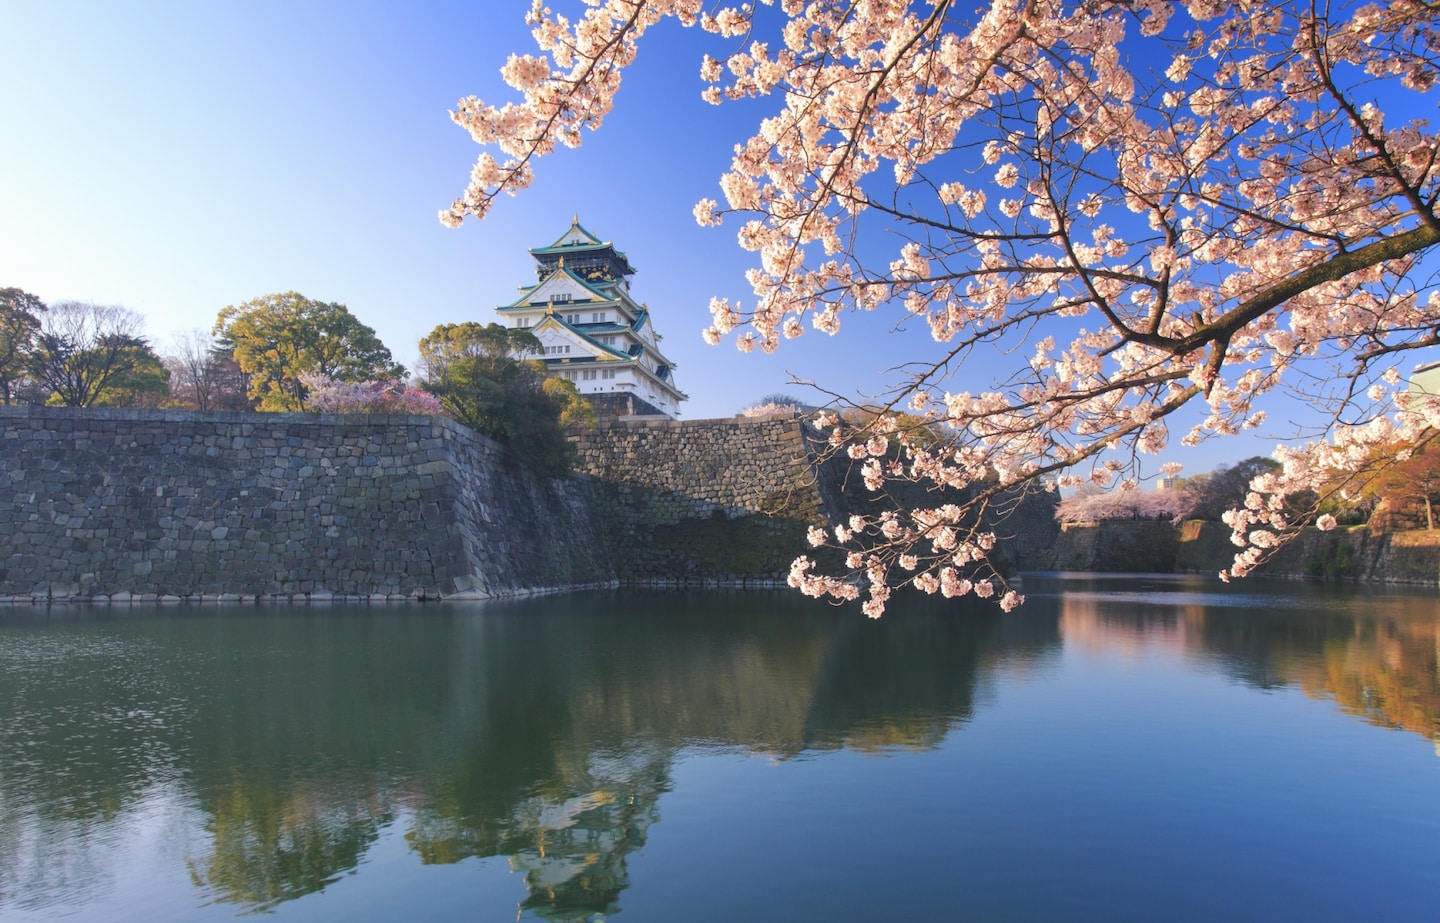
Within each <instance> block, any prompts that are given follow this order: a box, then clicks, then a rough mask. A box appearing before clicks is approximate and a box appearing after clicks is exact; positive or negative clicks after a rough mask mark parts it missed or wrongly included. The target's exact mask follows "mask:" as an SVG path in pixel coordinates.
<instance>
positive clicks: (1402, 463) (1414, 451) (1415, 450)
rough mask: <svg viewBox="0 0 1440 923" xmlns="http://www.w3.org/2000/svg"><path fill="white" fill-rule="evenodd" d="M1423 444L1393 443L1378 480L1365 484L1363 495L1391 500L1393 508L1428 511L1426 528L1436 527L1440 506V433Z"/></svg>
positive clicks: (1386, 451)
mask: <svg viewBox="0 0 1440 923" xmlns="http://www.w3.org/2000/svg"><path fill="white" fill-rule="evenodd" d="M1426 436H1427V438H1425V439H1424V440H1423V441H1421V442H1420V443H1419V444H1415V445H1407V444H1391V445H1388V446H1384V447H1382V448H1381V449H1380V450H1379V451H1378V452H1377V453H1376V455H1377V457H1378V458H1377V460H1381V459H1383V460H1384V461H1385V464H1384V465H1383V466H1379V465H1377V468H1378V470H1377V473H1376V475H1375V477H1374V478H1373V479H1372V480H1371V481H1370V482H1369V483H1367V484H1366V485H1365V487H1364V489H1363V491H1362V496H1371V497H1376V498H1378V499H1381V500H1386V501H1389V502H1390V504H1391V505H1401V504H1405V503H1410V502H1413V503H1416V504H1418V505H1420V506H1422V507H1423V508H1424V510H1425V528H1426V529H1434V528H1435V505H1436V504H1437V503H1440V433H1437V432H1430V433H1427V434H1426Z"/></svg>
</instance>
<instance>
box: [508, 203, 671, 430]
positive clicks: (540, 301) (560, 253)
mask: <svg viewBox="0 0 1440 923" xmlns="http://www.w3.org/2000/svg"><path fill="white" fill-rule="evenodd" d="M530 255H531V256H532V257H534V258H535V264H536V267H535V273H536V277H537V281H536V283H535V284H534V285H524V286H521V287H520V297H519V298H517V299H516V300H515V301H513V302H511V303H510V304H507V305H501V306H499V307H497V308H496V309H495V310H496V311H497V312H498V313H499V314H500V317H501V320H502V323H504V324H505V326H507V327H519V328H522V329H527V330H529V331H530V332H531V333H533V334H535V336H536V338H537V339H539V340H540V344H541V346H542V347H543V349H544V355H543V356H540V357H539V358H541V359H543V360H544V361H545V364H546V365H548V366H549V367H550V370H551V372H552V373H553V374H558V375H562V376H564V377H565V378H568V379H569V380H570V381H572V382H574V383H575V387H576V388H577V389H578V390H579V391H580V393H581V394H583V395H585V396H586V397H587V398H589V399H590V400H591V401H592V402H594V403H595V404H596V409H597V410H599V411H600V412H601V413H602V414H608V415H616V416H628V415H632V414H635V415H661V416H666V417H670V418H674V417H678V416H679V415H680V402H681V401H683V400H685V399H686V395H685V393H684V392H682V391H680V389H678V388H676V387H675V364H674V363H673V362H671V361H670V360H669V359H667V358H665V355H664V354H663V353H662V352H660V347H659V342H660V339H661V338H660V335H659V334H657V333H656V332H655V327H654V325H653V324H652V323H651V319H650V310H649V308H648V307H646V306H645V305H642V304H640V303H638V302H636V301H635V299H634V298H633V297H631V295H630V282H629V279H628V278H627V277H628V276H632V275H634V274H635V270H634V268H633V267H631V265H630V261H629V260H628V259H626V258H625V254H624V253H622V252H620V251H619V250H616V249H615V247H614V246H613V245H612V244H610V243H608V242H606V241H602V240H600V239H599V238H598V237H596V236H595V235H594V234H591V233H590V232H589V231H587V230H585V229H584V228H583V227H581V226H580V219H579V217H578V216H577V217H576V219H575V220H574V221H573V222H572V223H571V225H570V229H569V230H568V231H566V232H565V233H564V234H563V235H561V237H560V239H559V240H557V241H555V242H554V243H553V244H550V245H549V246H548V247H535V248H533V249H532V250H531V251H530Z"/></svg>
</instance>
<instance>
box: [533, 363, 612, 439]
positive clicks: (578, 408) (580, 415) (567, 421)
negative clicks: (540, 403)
mask: <svg viewBox="0 0 1440 923" xmlns="http://www.w3.org/2000/svg"><path fill="white" fill-rule="evenodd" d="M540 389H541V390H542V391H544V392H545V394H546V395H547V396H548V397H549V398H550V399H551V400H552V401H554V402H555V403H556V404H558V405H559V407H560V426H561V427H562V428H564V429H570V428H571V427H577V428H579V429H594V428H595V424H596V423H598V422H599V420H600V417H599V415H598V414H596V413H595V405H594V404H592V403H590V402H589V401H587V400H585V398H584V396H583V395H581V393H580V389H579V388H576V387H575V383H574V382H573V381H570V380H569V379H567V378H559V377H557V376H554V375H551V376H550V377H548V378H546V379H545V380H544V381H543V382H541V383H540Z"/></svg>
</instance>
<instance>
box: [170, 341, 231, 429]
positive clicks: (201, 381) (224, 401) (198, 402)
mask: <svg viewBox="0 0 1440 923" xmlns="http://www.w3.org/2000/svg"><path fill="white" fill-rule="evenodd" d="M234 352H235V348H234V346H233V344H228V345H227V344H226V343H224V342H222V341H220V340H217V339H216V338H215V337H213V336H211V335H210V334H209V333H207V332H206V331H204V330H200V329H198V328H197V329H194V330H187V331H184V332H183V333H180V334H177V335H176V336H175V338H174V341H173V343H172V344H171V351H170V353H169V354H168V355H166V356H165V357H164V360H163V361H164V363H165V368H166V369H167V370H168V371H169V372H170V401H171V404H172V406H179V407H187V408H189V409H191V410H249V409H251V403H250V398H249V396H248V394H247V392H248V391H249V381H248V379H247V378H246V376H245V374H244V373H243V372H241V371H240V366H239V365H238V364H237V363H236V362H235V359H234Z"/></svg>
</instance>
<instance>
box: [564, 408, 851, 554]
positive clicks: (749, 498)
mask: <svg viewBox="0 0 1440 923" xmlns="http://www.w3.org/2000/svg"><path fill="white" fill-rule="evenodd" d="M576 450H577V468H578V469H579V470H580V471H581V472H584V473H585V474H587V475H590V476H591V477H593V478H594V479H595V484H596V489H597V499H598V502H599V503H600V509H601V511H603V512H602V513H601V515H603V516H604V517H605V519H606V520H607V523H608V526H607V528H608V530H609V533H610V541H611V545H612V549H613V553H614V554H615V558H614V560H615V567H616V572H617V575H618V577H619V579H620V581H621V582H622V583H655V582H661V583H664V582H688V583H694V582H697V581H699V582H702V583H704V582H723V583H746V582H755V581H759V582H762V583H763V582H778V581H781V580H783V578H784V576H785V574H786V572H787V571H788V570H789V567H790V562H791V561H792V560H794V558H795V556H796V555H797V554H800V553H802V552H803V551H804V550H805V549H806V548H807V545H806V543H805V530H806V529H807V528H808V527H809V526H811V525H816V524H824V523H825V522H826V521H827V519H833V518H834V516H835V515H836V510H835V509H834V508H833V507H834V502H835V501H834V492H833V491H832V490H829V489H828V488H827V485H826V484H825V483H824V482H823V481H822V479H820V478H817V475H816V471H815V469H814V467H813V458H812V453H811V449H810V446H809V444H808V442H807V437H806V435H805V431H804V428H803V424H802V423H801V422H800V421H799V420H798V419H794V418H784V419H772V420H748V419H744V418H735V419H720V420H687V421H676V420H629V421H625V420H622V421H618V422H615V423H614V424H612V425H610V426H608V427H605V428H602V429H598V430H596V431H594V432H590V433H584V434H582V435H580V436H579V437H578V439H577V441H576ZM827 512H828V513H829V516H827Z"/></svg>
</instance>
